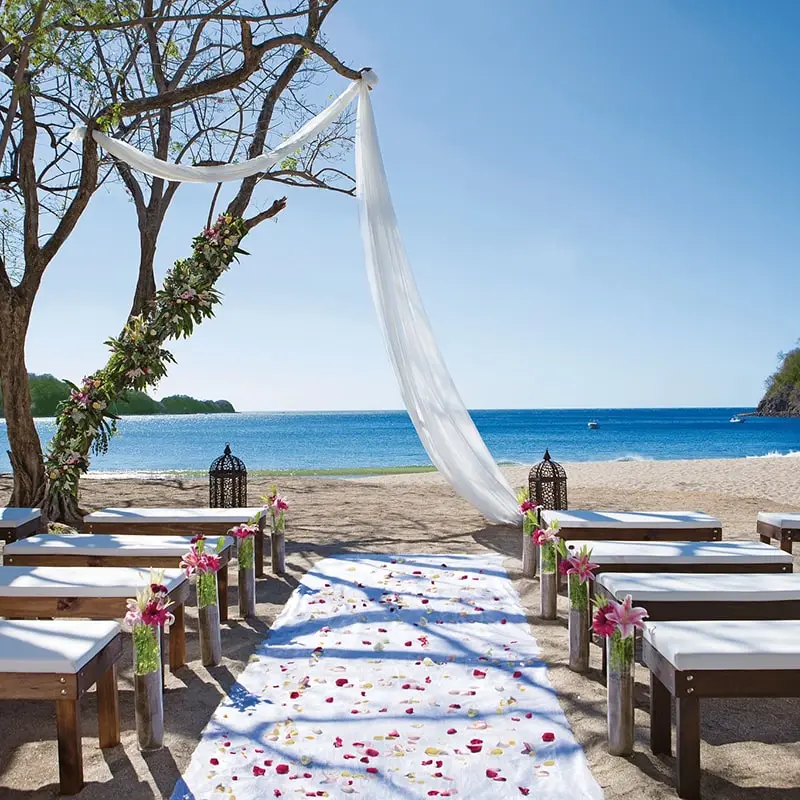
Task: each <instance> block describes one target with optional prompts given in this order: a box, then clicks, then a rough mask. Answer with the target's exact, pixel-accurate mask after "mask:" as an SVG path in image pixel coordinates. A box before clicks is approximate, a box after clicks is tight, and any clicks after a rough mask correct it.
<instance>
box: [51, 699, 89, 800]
mask: <svg viewBox="0 0 800 800" xmlns="http://www.w3.org/2000/svg"><path fill="white" fill-rule="evenodd" d="M56 730H57V734H58V777H59V787H60V789H61V794H78V792H79V791H80V790H81V789H82V788H83V756H82V753H81V718H80V712H79V709H78V701H77V700H56Z"/></svg>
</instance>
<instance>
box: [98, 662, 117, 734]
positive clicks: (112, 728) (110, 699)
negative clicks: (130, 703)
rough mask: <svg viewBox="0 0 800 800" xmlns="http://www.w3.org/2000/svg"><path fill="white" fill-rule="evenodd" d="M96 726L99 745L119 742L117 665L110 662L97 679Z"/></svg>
mask: <svg viewBox="0 0 800 800" xmlns="http://www.w3.org/2000/svg"><path fill="white" fill-rule="evenodd" d="M97 728H98V731H99V736H100V747H101V748H106V747H116V746H117V745H118V744H119V692H118V691H117V665H116V663H114V664H112V665H111V666H110V667H109V668H108V669H107V670H106V671H105V672H104V673H103V674H102V675H101V676H100V677H99V678H98V680H97Z"/></svg>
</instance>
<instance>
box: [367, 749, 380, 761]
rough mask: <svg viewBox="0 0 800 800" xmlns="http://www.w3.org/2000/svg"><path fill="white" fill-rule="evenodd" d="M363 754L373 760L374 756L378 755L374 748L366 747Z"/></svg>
mask: <svg viewBox="0 0 800 800" xmlns="http://www.w3.org/2000/svg"><path fill="white" fill-rule="evenodd" d="M365 752H366V754H367V755H368V756H371V757H372V758H375V757H376V756H379V755H380V753H379V752H378V751H377V750H376V749H375V748H374V747H368V748H367V749H366V751H365Z"/></svg>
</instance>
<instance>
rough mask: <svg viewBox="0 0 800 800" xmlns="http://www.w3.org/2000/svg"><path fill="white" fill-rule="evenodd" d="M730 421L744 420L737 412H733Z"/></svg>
mask: <svg viewBox="0 0 800 800" xmlns="http://www.w3.org/2000/svg"><path fill="white" fill-rule="evenodd" d="M730 421H731V422H744V420H743V419H742V418H741V417H740V416H739V415H738V414H734V415H733V416H732V417H731V420H730Z"/></svg>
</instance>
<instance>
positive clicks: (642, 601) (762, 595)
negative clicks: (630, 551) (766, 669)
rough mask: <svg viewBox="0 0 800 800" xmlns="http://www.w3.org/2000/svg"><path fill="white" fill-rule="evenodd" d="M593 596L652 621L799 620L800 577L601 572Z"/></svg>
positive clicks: (785, 575) (781, 575)
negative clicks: (626, 605)
mask: <svg viewBox="0 0 800 800" xmlns="http://www.w3.org/2000/svg"><path fill="white" fill-rule="evenodd" d="M595 591H596V592H598V591H600V592H602V593H603V594H605V595H607V596H608V597H611V598H613V599H614V600H616V601H617V602H619V603H621V602H622V601H623V600H624V599H625V596H626V595H630V596H631V599H632V600H633V604H634V605H637V606H644V607H645V608H646V609H647V614H648V619H649V620H650V621H656V620H687V621H693V620H714V619H720V620H733V619H744V620H754V619H763V620H772V619H800V573H789V574H778V575H775V574H768V573H760V574H753V573H747V572H742V573H727V574H721V575H703V574H700V573H696V572H694V573H685V572H663V573H662V572H604V573H603V574H602V575H600V576H598V578H597V586H596V587H595Z"/></svg>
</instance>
